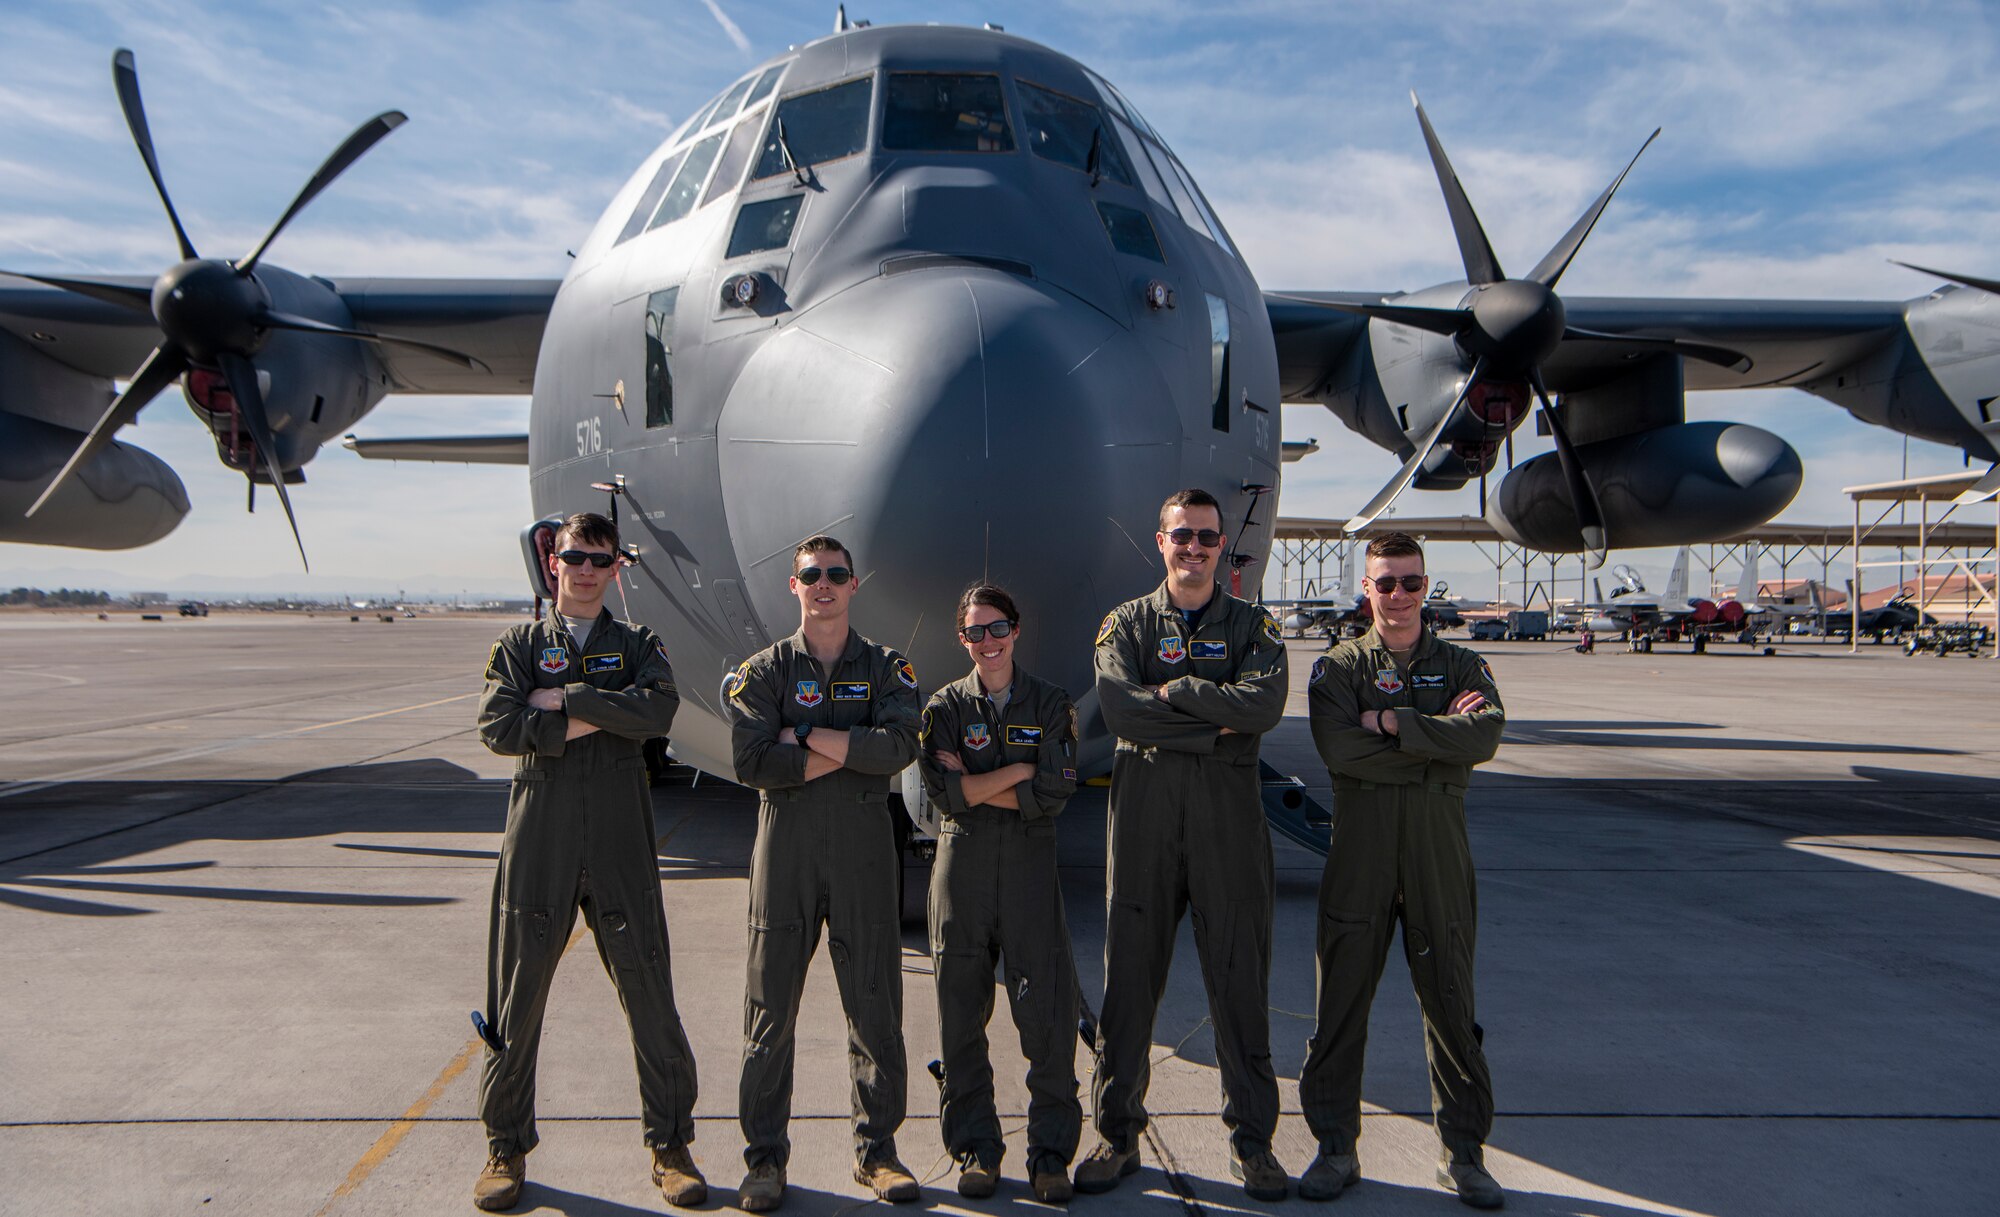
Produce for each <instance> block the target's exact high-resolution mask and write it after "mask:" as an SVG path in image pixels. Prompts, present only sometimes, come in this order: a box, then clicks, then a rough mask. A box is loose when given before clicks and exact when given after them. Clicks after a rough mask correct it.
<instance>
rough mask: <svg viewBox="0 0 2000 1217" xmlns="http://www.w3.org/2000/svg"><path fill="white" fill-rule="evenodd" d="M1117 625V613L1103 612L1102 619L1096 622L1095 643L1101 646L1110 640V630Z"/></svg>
mask: <svg viewBox="0 0 2000 1217" xmlns="http://www.w3.org/2000/svg"><path fill="white" fill-rule="evenodd" d="M1117 626H1118V614H1116V613H1106V614H1104V620H1103V621H1100V622H1098V623H1097V645H1098V646H1103V645H1104V644H1105V643H1107V642H1110V641H1111V631H1112V630H1114V629H1116V628H1117Z"/></svg>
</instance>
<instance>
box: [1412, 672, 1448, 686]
mask: <svg viewBox="0 0 2000 1217" xmlns="http://www.w3.org/2000/svg"><path fill="white" fill-rule="evenodd" d="M1410 687H1411V688H1412V689H1442V688H1444V687H1445V685H1444V673H1443V672H1412V673H1410Z"/></svg>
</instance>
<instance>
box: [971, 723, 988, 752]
mask: <svg viewBox="0 0 2000 1217" xmlns="http://www.w3.org/2000/svg"><path fill="white" fill-rule="evenodd" d="M992 742H993V737H992V735H990V734H988V732H987V730H986V724H985V723H967V724H965V746H966V747H968V748H970V749H972V750H973V751H974V752H977V751H979V750H980V749H981V748H984V747H985V746H986V745H988V744H990V743H992Z"/></svg>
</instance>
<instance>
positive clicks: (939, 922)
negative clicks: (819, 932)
mask: <svg viewBox="0 0 2000 1217" xmlns="http://www.w3.org/2000/svg"><path fill="white" fill-rule="evenodd" d="M939 750H943V751H946V752H955V753H957V754H958V757H959V759H960V761H961V762H962V763H963V764H964V766H965V773H991V772H993V771H994V770H996V769H999V768H1002V767H1003V766H1006V765H1012V764H1015V763H1018V762H1022V761H1026V762H1028V763H1030V764H1033V765H1034V766H1035V775H1034V777H1033V778H1031V779H1030V780H1028V781H1025V782H1020V783H1017V784H1016V785H1015V786H1014V800H1015V802H1016V803H1018V804H1019V805H1020V806H1019V808H1018V809H1016V808H1013V807H995V806H993V805H991V804H987V803H980V804H975V805H971V806H968V805H967V804H966V802H965V794H964V778H965V774H962V773H957V772H954V771H952V770H950V769H947V768H945V767H944V766H943V765H940V764H939V763H938V761H937V758H936V756H935V755H933V754H934V753H935V752H937V751H939ZM918 759H919V760H920V761H921V762H922V764H923V773H924V787H925V790H926V791H927V792H928V793H929V795H930V800H931V804H932V806H934V807H935V808H936V809H937V813H938V818H939V831H938V851H937V861H936V864H935V865H934V866H933V867H932V868H931V891H930V930H931V964H932V972H933V975H934V976H935V978H936V981H937V998H938V1038H939V1040H940V1042H941V1044H942V1054H943V1062H944V1082H943V1086H942V1095H941V1104H942V1107H943V1113H942V1116H943V1118H942V1120H941V1122H940V1123H941V1128H940V1132H941V1133H942V1135H943V1137H944V1144H945V1148H946V1149H948V1150H950V1151H951V1155H952V1157H953V1158H955V1159H958V1160H959V1161H961V1162H962V1161H964V1160H965V1159H966V1158H967V1157H968V1156H969V1157H974V1158H977V1159H979V1160H980V1161H982V1162H985V1163H987V1164H988V1165H994V1164H997V1163H998V1162H999V1161H1000V1158H1001V1155H1002V1151H1003V1148H1004V1147H1003V1145H1002V1142H1001V1138H1000V1118H999V1116H998V1115H997V1114H996V1113H995V1111H994V1108H993V1061H992V1058H991V1056H990V1055H989V1054H988V1052H987V1043H986V1024H987V1023H988V1021H990V1020H991V1019H992V1017H993V971H994V968H995V967H996V966H997V965H998V964H999V963H1000V961H1001V960H1002V959H1003V958H1004V959H1005V961H1006V968H1007V970H1006V986H1007V1000H1008V1003H1009V1004H1010V1006H1011V1007H1012V1009H1013V1014H1014V1028H1015V1030H1016V1031H1018V1032H1020V1036H1021V1052H1022V1055H1024V1056H1026V1057H1027V1058H1028V1165H1029V1169H1030V1171H1034V1170H1045V1171H1056V1172H1064V1171H1065V1168H1067V1167H1068V1165H1069V1162H1070V1159H1071V1158H1073V1157H1075V1155H1076V1143H1077V1138H1078V1136H1079V1135H1080V1133H1081V1132H1082V1128H1083V1105H1082V1104H1081V1103H1079V1102H1078V1101H1077V1095H1076V1039H1075V1036H1076V1022H1077V1014H1078V1012H1079V1005H1080V1003H1079V1000H1078V994H1077V984H1076V960H1075V959H1074V958H1073V957H1072V956H1071V955H1070V949H1069V923H1068V921H1067V920H1066V919H1065V918H1064V916H1063V899H1062V888H1061V886H1060V884H1059V882H1058V880H1057V877H1056V825H1055V818H1056V816H1057V815H1058V814H1060V813H1061V811H1062V809H1063V804H1064V803H1066V802H1068V801H1069V796H1070V795H1071V794H1073V793H1075V791H1076V712H1075V710H1074V709H1072V708H1071V706H1070V700H1069V695H1068V694H1067V693H1064V692H1063V691H1062V690H1061V689H1060V688H1057V687H1056V686H1055V685H1052V684H1050V683H1049V682H1047V681H1045V680H1041V679H1039V678H1037V677H1034V676H1031V675H1029V674H1028V673H1027V672H1024V671H1022V670H1021V668H1020V667H1018V666H1016V667H1015V669H1014V683H1013V684H1012V686H1010V687H1009V689H1008V696H1007V704H1006V706H1005V707H1004V708H1003V709H1001V710H998V711H996V710H995V709H994V706H993V702H992V700H991V699H989V698H988V697H987V696H986V691H985V690H984V689H983V688H982V687H981V686H980V683H979V673H978V672H977V671H976V670H975V671H974V672H972V673H971V674H970V675H968V676H966V677H965V679H963V680H959V681H955V682H953V683H952V684H949V685H946V686H945V687H944V688H943V689H940V690H939V691H938V692H937V693H936V694H934V695H933V696H932V697H931V700H930V704H929V705H927V706H925V707H924V734H923V743H922V747H921V750H920V751H919V753H918Z"/></svg>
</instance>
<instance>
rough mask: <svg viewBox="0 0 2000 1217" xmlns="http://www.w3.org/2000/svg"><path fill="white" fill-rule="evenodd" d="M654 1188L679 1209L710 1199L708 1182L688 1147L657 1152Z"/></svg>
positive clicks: (655, 1154)
mask: <svg viewBox="0 0 2000 1217" xmlns="http://www.w3.org/2000/svg"><path fill="white" fill-rule="evenodd" d="M653 1186H654V1187H657V1188H659V1189H660V1195H661V1196H663V1197H665V1198H666V1201H667V1203H668V1204H671V1205H673V1206H674V1207H675V1208H683V1209H685V1208H693V1207H694V1206H695V1205H697V1204H701V1203H702V1202H703V1201H706V1200H707V1199H708V1180H706V1179H704V1178H702V1177H701V1168H699V1167H697V1166H696V1165H695V1164H694V1155H693V1154H691V1153H689V1152H688V1148H687V1146H685V1145H676V1146H674V1147H673V1148H672V1149H656V1150H654V1151H653Z"/></svg>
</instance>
